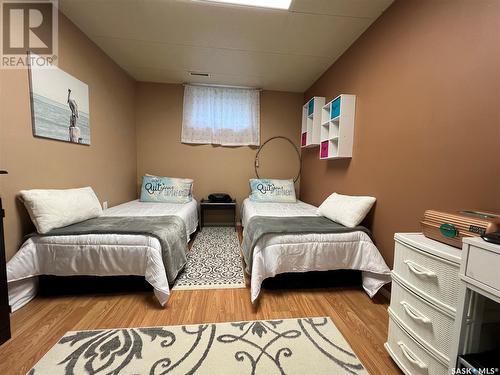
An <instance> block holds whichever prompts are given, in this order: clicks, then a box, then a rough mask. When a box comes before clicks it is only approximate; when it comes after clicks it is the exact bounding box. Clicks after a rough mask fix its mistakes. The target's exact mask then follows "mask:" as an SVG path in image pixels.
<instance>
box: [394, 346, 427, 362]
mask: <svg viewBox="0 0 500 375" xmlns="http://www.w3.org/2000/svg"><path fill="white" fill-rule="evenodd" d="M398 345H399V347H400V348H401V351H402V352H403V354H404V356H405V357H406V359H407V360H408V361H410V362H411V363H412V364H414V365H415V366H417V367H418V368H421V369H426V368H427V367H428V366H427V364H426V363H425V362H423V361H422V360H421V359H420V358H418V357H417V356H416V355H415V354H414V353H413V352H412V351H411V350H410V349H409V348H408V347H407V346H406V345H405V344H403V342H402V341H398Z"/></svg>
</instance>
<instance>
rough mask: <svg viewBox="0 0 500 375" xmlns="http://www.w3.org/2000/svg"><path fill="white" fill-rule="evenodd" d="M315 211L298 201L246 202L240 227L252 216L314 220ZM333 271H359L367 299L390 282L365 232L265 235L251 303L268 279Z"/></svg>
mask: <svg viewBox="0 0 500 375" xmlns="http://www.w3.org/2000/svg"><path fill="white" fill-rule="evenodd" d="M316 211H317V208H316V207H314V206H312V205H310V204H307V203H304V202H301V201H297V203H259V202H252V201H250V200H249V199H248V198H247V199H245V201H244V202H243V205H242V224H243V226H245V225H246V224H247V223H248V221H249V220H250V219H251V218H252V217H253V216H275V217H290V216H317V215H318V214H317V213H316ZM244 235H245V232H244V231H243V236H244ZM336 269H354V270H360V271H362V280H363V281H362V283H363V289H364V290H365V292H366V293H367V294H368V295H369V296H370V297H373V296H374V295H375V294H376V293H377V291H378V290H379V289H380V288H381V287H382V286H383V285H384V284H386V283H388V282H390V280H391V276H390V270H389V267H387V264H386V263H385V261H384V259H383V258H382V255H381V254H380V252H379V251H378V249H377V248H376V247H375V245H374V244H373V242H372V240H371V239H370V237H369V236H368V235H367V234H366V233H364V232H351V233H327V234H320V233H311V234H267V235H264V236H262V238H260V239H259V240H258V241H257V244H256V246H255V249H254V255H253V265H252V275H251V282H250V285H251V299H252V302H255V301H256V300H257V298H258V296H259V293H260V289H261V284H262V282H263V281H264V279H266V278H268V277H274V276H276V275H277V274H280V273H286V272H308V271H327V270H336Z"/></svg>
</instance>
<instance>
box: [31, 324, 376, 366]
mask: <svg viewBox="0 0 500 375" xmlns="http://www.w3.org/2000/svg"><path fill="white" fill-rule="evenodd" d="M28 374H29V375H40V374H50V375H57V374H128V375H131V374H151V375H156V374H207V375H209V374H217V375H224V374H231V375H234V374H249V375H250V374H258V375H259V374H265V375H273V374H300V375H304V374H315V375H320V374H328V375H331V374H368V373H367V371H366V370H365V369H364V368H363V366H362V364H361V363H360V361H359V359H358V358H357V357H356V355H355V354H354V353H353V352H352V349H351V348H350V347H349V344H347V342H346V341H345V339H344V337H343V336H342V334H341V333H340V332H339V331H338V330H337V328H336V327H335V325H334V324H333V323H332V321H331V320H330V318H304V319H288V320H267V321H252V322H240V323H221V324H200V325H189V326H166V327H152V328H128V329H113V330H98V331H76V332H68V333H67V334H66V335H65V336H64V337H63V338H62V339H61V340H60V341H59V342H58V343H57V344H56V345H55V346H54V347H53V348H52V349H50V350H49V352H48V353H47V354H46V355H45V356H44V357H43V358H42V359H41V360H40V361H39V362H38V363H37V364H36V366H35V367H34V368H33V369H32V370H30V372H29V373H28Z"/></svg>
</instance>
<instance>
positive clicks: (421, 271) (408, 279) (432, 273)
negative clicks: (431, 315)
mask: <svg viewBox="0 0 500 375" xmlns="http://www.w3.org/2000/svg"><path fill="white" fill-rule="evenodd" d="M459 268H460V266H459V264H458V263H453V262H450V261H449V260H446V259H443V258H440V257H437V256H434V255H432V254H429V253H427V252H425V251H421V250H419V249H417V248H416V247H413V246H411V245H408V244H405V243H403V242H400V241H396V245H395V253H394V270H393V272H394V273H395V274H396V276H398V277H400V278H401V279H403V281H404V282H405V283H406V284H409V285H410V287H411V288H412V289H414V290H416V291H417V294H419V295H422V296H424V297H426V298H428V299H431V300H433V302H434V303H436V304H437V305H439V306H442V307H443V308H445V309H447V310H449V311H451V312H455V311H456V306H457V299H458V288H457V285H458V270H459Z"/></svg>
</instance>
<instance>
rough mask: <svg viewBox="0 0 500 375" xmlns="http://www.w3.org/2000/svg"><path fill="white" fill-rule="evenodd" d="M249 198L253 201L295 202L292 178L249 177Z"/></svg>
mask: <svg viewBox="0 0 500 375" xmlns="http://www.w3.org/2000/svg"><path fill="white" fill-rule="evenodd" d="M250 189H251V190H252V192H251V194H250V200H251V201H254V202H287V203H290V202H293V203H295V202H297V198H296V197H295V185H294V183H293V180H271V179H255V178H253V179H251V180H250Z"/></svg>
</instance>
